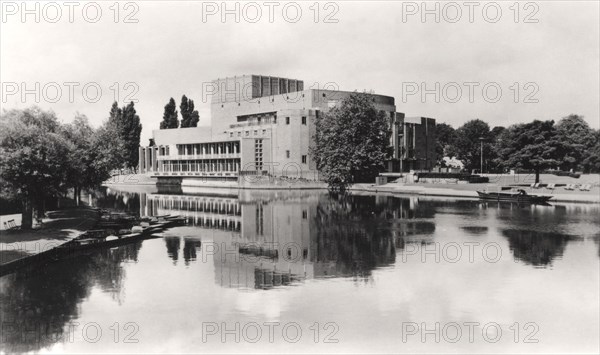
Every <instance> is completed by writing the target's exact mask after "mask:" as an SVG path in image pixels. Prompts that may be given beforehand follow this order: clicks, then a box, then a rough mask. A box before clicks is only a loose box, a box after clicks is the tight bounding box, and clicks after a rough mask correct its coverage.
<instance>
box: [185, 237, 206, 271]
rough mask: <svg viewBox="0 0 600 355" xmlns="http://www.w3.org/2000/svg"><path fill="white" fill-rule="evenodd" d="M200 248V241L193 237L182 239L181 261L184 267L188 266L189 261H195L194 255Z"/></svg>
mask: <svg viewBox="0 0 600 355" xmlns="http://www.w3.org/2000/svg"><path fill="white" fill-rule="evenodd" d="M201 246H202V243H201V242H200V239H197V238H193V237H185V238H183V260H184V261H185V264H186V265H189V263H190V261H196V253H197V251H198V250H200V247H201Z"/></svg>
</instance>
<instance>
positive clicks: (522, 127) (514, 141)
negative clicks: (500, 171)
mask: <svg viewBox="0 0 600 355" xmlns="http://www.w3.org/2000/svg"><path fill="white" fill-rule="evenodd" d="M496 150H497V152H498V161H499V163H500V164H502V165H503V166H504V167H505V168H521V169H528V170H534V171H535V182H539V181H540V172H541V171H542V170H544V169H547V168H550V167H555V166H557V165H558V164H559V163H560V162H561V159H562V158H563V156H564V145H563V144H562V143H561V142H560V137H559V136H558V134H557V132H556V128H555V126H554V121H538V120H535V121H533V122H530V123H525V124H517V125H513V126H510V127H508V128H507V129H506V130H505V131H504V132H503V133H502V135H501V137H500V138H499V140H498V143H497V145H496Z"/></svg>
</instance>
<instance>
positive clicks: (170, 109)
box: [160, 98, 179, 129]
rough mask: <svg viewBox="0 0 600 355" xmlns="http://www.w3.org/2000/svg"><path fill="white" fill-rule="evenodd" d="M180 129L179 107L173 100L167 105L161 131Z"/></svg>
mask: <svg viewBox="0 0 600 355" xmlns="http://www.w3.org/2000/svg"><path fill="white" fill-rule="evenodd" d="M177 127H179V120H178V119H177V105H176V104H175V100H173V98H171V99H170V100H169V103H168V104H166V105H165V112H164V113H163V120H162V122H161V123H160V129H170V128H177Z"/></svg>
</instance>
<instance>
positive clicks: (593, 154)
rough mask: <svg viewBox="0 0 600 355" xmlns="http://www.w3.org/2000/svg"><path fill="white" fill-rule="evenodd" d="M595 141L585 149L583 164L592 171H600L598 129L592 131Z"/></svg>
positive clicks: (599, 138) (599, 133)
mask: <svg viewBox="0 0 600 355" xmlns="http://www.w3.org/2000/svg"><path fill="white" fill-rule="evenodd" d="M594 138H595V143H594V144H593V145H592V147H591V148H590V149H589V150H587V151H586V156H585V158H584V159H583V163H582V164H583V166H584V167H585V168H586V169H587V170H588V171H589V172H592V173H597V172H600V130H596V131H594Z"/></svg>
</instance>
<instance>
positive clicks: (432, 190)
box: [350, 183, 600, 203]
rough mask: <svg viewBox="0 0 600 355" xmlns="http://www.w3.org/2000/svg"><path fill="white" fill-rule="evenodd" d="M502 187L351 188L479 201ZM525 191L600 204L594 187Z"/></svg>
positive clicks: (418, 185) (420, 185)
mask: <svg viewBox="0 0 600 355" xmlns="http://www.w3.org/2000/svg"><path fill="white" fill-rule="evenodd" d="M500 186H506V185H497V184H432V183H415V184H408V183H406V184H405V183H389V184H384V185H374V184H355V185H353V186H352V187H351V188H350V191H361V192H371V193H391V194H411V195H423V196H440V197H456V198H471V199H478V198H479V196H478V195H477V190H484V189H486V188H489V189H490V191H497V190H498V189H499V187H500ZM524 189H525V191H527V193H529V194H535V195H548V196H552V200H550V202H580V203H600V193H599V190H598V187H593V188H592V190H591V191H578V190H577V191H569V190H565V189H564V188H562V187H558V188H555V189H553V190H549V189H547V188H538V189H532V188H530V187H526V188H524Z"/></svg>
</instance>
